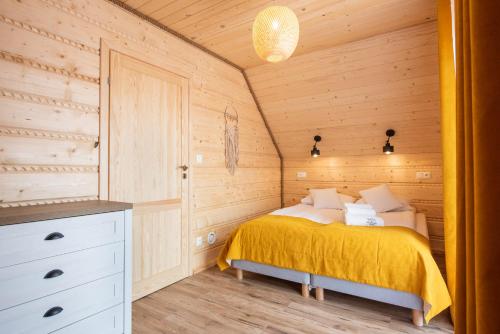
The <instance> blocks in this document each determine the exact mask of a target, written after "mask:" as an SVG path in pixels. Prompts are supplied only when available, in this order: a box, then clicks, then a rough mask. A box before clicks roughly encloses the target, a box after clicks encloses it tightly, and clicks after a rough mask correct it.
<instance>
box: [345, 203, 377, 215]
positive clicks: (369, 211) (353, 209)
mask: <svg viewBox="0 0 500 334" xmlns="http://www.w3.org/2000/svg"><path fill="white" fill-rule="evenodd" d="M345 207H346V211H347V213H349V214H353V215H362V216H376V215H377V213H376V212H375V210H374V209H373V207H372V206H371V205H369V204H351V203H346V204H345Z"/></svg>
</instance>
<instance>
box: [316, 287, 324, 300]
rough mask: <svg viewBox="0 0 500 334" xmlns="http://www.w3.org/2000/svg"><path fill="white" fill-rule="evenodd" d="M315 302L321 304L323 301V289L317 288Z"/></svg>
mask: <svg viewBox="0 0 500 334" xmlns="http://www.w3.org/2000/svg"><path fill="white" fill-rule="evenodd" d="M316 300H318V301H320V302H322V301H323V300H325V290H324V289H323V288H320V287H317V288H316Z"/></svg>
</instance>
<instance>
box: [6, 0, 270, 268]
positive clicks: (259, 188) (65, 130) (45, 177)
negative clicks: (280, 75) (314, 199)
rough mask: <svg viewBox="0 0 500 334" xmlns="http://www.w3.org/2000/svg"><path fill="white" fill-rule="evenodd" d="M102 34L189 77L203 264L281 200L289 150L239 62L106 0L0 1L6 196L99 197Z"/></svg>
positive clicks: (19, 199) (23, 201) (197, 254)
mask: <svg viewBox="0 0 500 334" xmlns="http://www.w3.org/2000/svg"><path fill="white" fill-rule="evenodd" d="M101 38H104V39H113V40H118V41H119V42H120V43H122V44H123V45H124V46H126V47H127V48H130V49H133V50H135V51H141V52H144V53H147V54H148V55H149V56H154V57H155V59H158V62H159V63H161V64H162V66H163V67H165V68H166V69H168V70H170V71H174V72H176V73H178V74H180V75H183V76H185V77H188V78H189V80H190V127H191V138H190V160H191V167H192V168H191V170H190V171H191V173H192V174H191V189H192V191H191V201H190V204H191V227H192V242H193V245H192V247H193V253H194V257H193V258H192V268H193V270H194V271H198V270H201V269H203V268H205V267H207V266H209V265H211V264H213V263H214V260H215V255H216V254H217V252H218V249H219V248H220V246H221V244H222V242H223V240H224V239H225V237H226V235H227V234H228V233H229V232H230V231H231V230H232V229H233V228H234V227H235V226H236V225H237V224H239V223H240V222H242V221H244V220H245V219H248V218H250V217H254V216H256V215H259V214H262V213H265V212H267V211H270V210H272V209H275V208H277V207H279V205H280V170H279V164H280V162H279V158H278V156H277V154H276V151H275V149H274V147H273V144H272V143H271V140H270V138H269V135H268V133H267V131H266V128H265V126H264V124H263V122H262V119H261V117H260V115H259V113H258V111H257V109H256V106H255V104H254V102H253V99H252V97H251V95H250V93H249V91H248V88H247V86H246V84H245V81H244V79H243V77H242V74H241V73H240V72H239V71H238V70H236V69H234V68H232V67H230V66H229V65H227V64H225V63H222V62H221V61H219V60H216V59H215V58H213V57H211V56H209V55H207V54H205V53H203V52H202V51H200V50H198V49H196V48H194V47H193V46H191V45H189V44H187V43H185V42H183V41H181V40H179V39H177V38H175V37H173V36H171V35H169V34H168V33H166V32H164V31H162V30H160V29H158V28H156V27H154V26H152V25H150V24H149V23H147V22H144V21H141V20H140V19H138V18H137V17H135V16H133V15H131V14H130V13H127V12H125V11H123V10H122V9H121V8H119V7H117V6H115V5H113V4H110V3H108V2H106V1H101V0H4V1H1V3H0V67H1V68H2V71H0V164H1V165H0V205H1V206H4V207H5V206H18V205H30V204H38V203H52V202H65V201H79V200H88V199H95V198H97V197H98V187H99V185H98V164H99V156H98V148H96V147H95V143H96V142H97V141H98V140H99V106H100V103H101V101H99V88H100V86H99V85H100V84H101V83H100V82H99V71H100V68H99V66H100V65H99V64H100V61H99V59H100V58H99V57H100V55H99V54H100V40H101ZM228 103H233V105H234V106H235V108H236V109H237V110H238V112H239V116H240V168H239V169H238V170H237V172H236V175H235V176H230V175H229V173H228V172H227V171H226V169H225V167H224V137H223V134H224V119H223V112H224V109H225V107H226V105H227V104H228ZM197 154H203V157H204V159H203V162H202V163H199V164H197V163H195V156H196V155H197ZM209 231H216V232H217V234H218V235H217V236H218V239H217V242H216V244H215V245H213V246H208V245H207V244H206V234H207V233H208V232H209ZM198 235H200V236H203V237H204V240H205V242H204V244H203V246H202V247H200V248H196V247H195V246H194V240H195V237H196V236H198Z"/></svg>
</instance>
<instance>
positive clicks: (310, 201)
mask: <svg viewBox="0 0 500 334" xmlns="http://www.w3.org/2000/svg"><path fill="white" fill-rule="evenodd" d="M300 203H302V204H307V205H313V204H314V202H313V199H312V197H311V195H307V196H306V197H304V198H303V199H301V200H300Z"/></svg>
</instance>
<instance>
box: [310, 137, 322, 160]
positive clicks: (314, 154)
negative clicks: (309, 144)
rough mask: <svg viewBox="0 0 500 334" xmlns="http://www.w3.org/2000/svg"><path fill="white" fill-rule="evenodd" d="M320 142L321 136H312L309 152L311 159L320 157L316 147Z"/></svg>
mask: <svg viewBox="0 0 500 334" xmlns="http://www.w3.org/2000/svg"><path fill="white" fill-rule="evenodd" d="M320 141H321V136H318V135H316V136H314V146H313V148H312V150H311V157H313V158H316V157H319V155H320V151H319V149H318V148H317V147H316V144H317V143H318V142H320Z"/></svg>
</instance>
